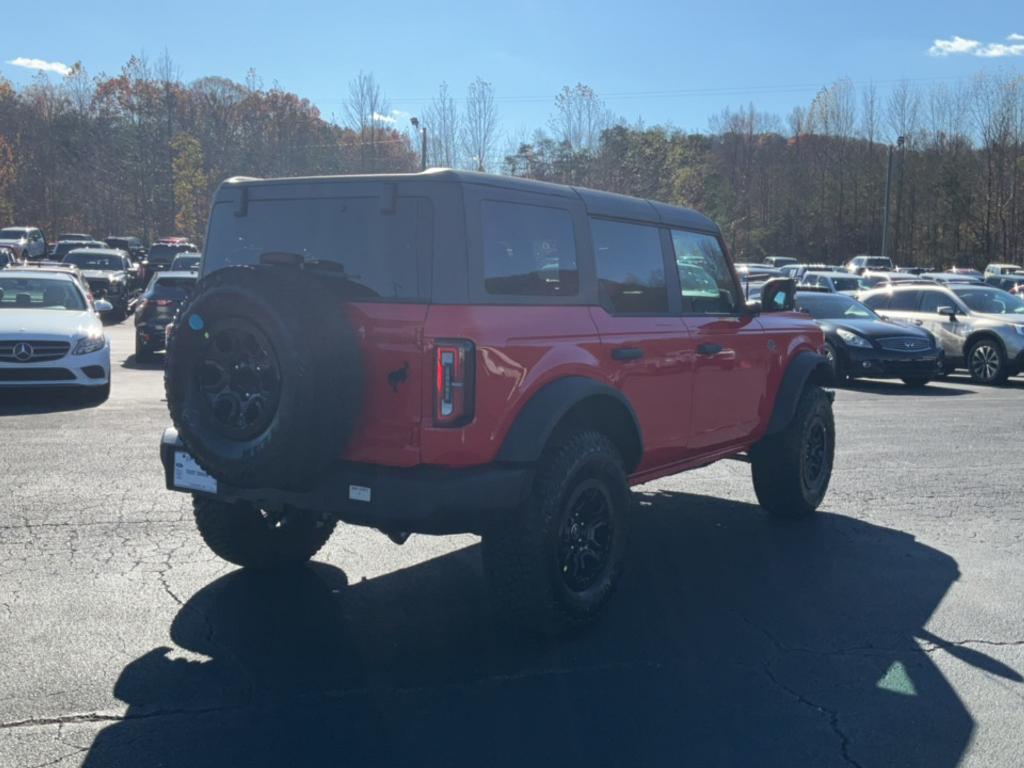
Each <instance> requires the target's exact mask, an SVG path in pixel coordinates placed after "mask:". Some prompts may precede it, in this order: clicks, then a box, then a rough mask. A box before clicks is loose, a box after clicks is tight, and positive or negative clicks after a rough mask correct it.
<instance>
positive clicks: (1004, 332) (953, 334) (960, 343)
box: [860, 283, 1024, 384]
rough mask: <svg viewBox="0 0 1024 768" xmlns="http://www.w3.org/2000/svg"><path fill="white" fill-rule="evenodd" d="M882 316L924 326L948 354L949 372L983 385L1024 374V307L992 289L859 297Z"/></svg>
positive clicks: (936, 288) (891, 291)
mask: <svg viewBox="0 0 1024 768" xmlns="http://www.w3.org/2000/svg"><path fill="white" fill-rule="evenodd" d="M860 299H861V301H863V302H864V303H865V304H867V305H868V306H869V307H871V309H873V310H875V311H876V312H877V313H878V314H880V315H882V316H883V317H885V318H887V319H891V320H899V321H903V322H907V323H913V324H914V325H919V326H921V327H922V328H925V329H926V330H928V331H931V333H932V335H934V336H935V338H936V339H937V340H938V342H939V344H941V345H942V347H943V349H944V350H945V352H946V364H947V372H948V371H949V370H952V369H953V368H966V369H967V371H968V372H969V373H970V374H971V378H972V379H974V381H976V382H978V383H979V384H1002V383H1003V382H1004V381H1006V378H1007V377H1008V376H1013V375H1015V374H1018V373H1020V372H1021V371H1022V370H1024V301H1022V300H1021V299H1020V298H1018V297H1017V296H1013V295H1011V294H1009V293H1007V292H1006V291H1001V290H999V289H998V288H993V287H991V286H988V285H983V284H982V285H978V284H970V283H962V284H961V283H952V284H949V285H945V286H943V285H904V286H899V285H897V286H892V287H889V288H880V289H877V290H873V291H867V292H866V293H864V294H862V295H861V296H860Z"/></svg>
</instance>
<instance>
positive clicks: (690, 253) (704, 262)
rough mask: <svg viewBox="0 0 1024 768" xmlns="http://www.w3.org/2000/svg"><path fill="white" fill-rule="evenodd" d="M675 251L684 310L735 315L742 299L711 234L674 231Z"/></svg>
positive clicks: (718, 246) (707, 313)
mask: <svg viewBox="0 0 1024 768" xmlns="http://www.w3.org/2000/svg"><path fill="white" fill-rule="evenodd" d="M672 248H673V250H674V251H675V257H676V269H677V270H678V271H679V284H680V287H681V289H682V294H683V311H684V312H687V313H696V314H702V315H728V314H733V313H735V312H736V308H737V307H738V306H739V298H738V296H737V294H736V283H735V281H734V280H733V276H732V271H731V270H730V269H729V262H728V260H727V259H726V258H725V253H724V252H723V251H722V247H721V245H720V244H719V242H718V239H717V238H715V237H712V236H711V235H702V234H699V233H697V232H684V231H681V230H672Z"/></svg>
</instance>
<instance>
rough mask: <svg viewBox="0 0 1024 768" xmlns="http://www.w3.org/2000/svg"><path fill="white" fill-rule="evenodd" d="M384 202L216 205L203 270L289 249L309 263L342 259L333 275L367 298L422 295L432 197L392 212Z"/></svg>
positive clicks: (407, 201) (403, 203)
mask: <svg viewBox="0 0 1024 768" xmlns="http://www.w3.org/2000/svg"><path fill="white" fill-rule="evenodd" d="M383 208H384V207H383V206H382V204H381V199H380V198H379V197H376V196H374V197H345V198H342V197H336V198H316V199H292V200H250V201H249V204H248V211H247V213H246V215H245V216H236V215H235V208H234V206H233V205H231V204H228V203H218V204H217V205H215V206H214V209H213V213H212V215H211V218H210V232H209V236H208V237H207V243H206V249H205V255H204V257H203V263H204V265H205V266H204V271H205V273H207V274H209V273H210V272H213V271H215V270H218V269H223V268H224V267H229V266H233V265H236V264H259V263H260V261H261V257H262V256H264V255H281V254H290V255H297V256H300V257H302V259H303V260H304V262H305V263H307V264H309V263H310V262H314V261H322V262H330V263H331V264H332V265H337V266H335V267H334V270H332V274H337V275H339V276H341V277H344V278H346V279H347V281H348V282H349V283H351V284H352V286H353V287H355V288H357V289H358V294H359V298H361V299H374V298H377V299H388V300H396V299H399V300H401V299H415V298H418V297H420V296H421V291H420V285H419V278H418V274H419V270H418V263H417V261H418V254H420V253H426V252H427V251H426V248H427V247H429V246H428V240H429V237H428V233H429V229H426V228H425V227H429V224H426V222H427V221H429V215H430V203H429V201H427V200H425V199H421V198H411V197H399V198H398V200H397V204H396V206H395V208H394V210H386V209H383ZM419 233H422V235H420V234H419Z"/></svg>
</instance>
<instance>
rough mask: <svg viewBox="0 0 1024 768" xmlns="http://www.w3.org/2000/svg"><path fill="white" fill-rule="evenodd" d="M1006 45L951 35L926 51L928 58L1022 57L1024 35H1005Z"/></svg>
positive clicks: (937, 41) (936, 42) (1023, 53)
mask: <svg viewBox="0 0 1024 768" xmlns="http://www.w3.org/2000/svg"><path fill="white" fill-rule="evenodd" d="M1006 39H1007V40H1009V41H1010V43H1011V44H1010V45H1007V44H1006V43H984V44H982V43H981V42H979V41H977V40H968V39H967V38H964V37H960V36H959V35H953V37H952V38H950V39H949V40H936V41H935V42H934V43H933V44H932V47H931V48H929V49H928V54H929V55H930V56H953V55H956V54H961V53H962V54H968V55H970V56H981V57H983V58H986V59H998V58H1000V57H1002V56H1024V35H1019V34H1017V33H1016V32H1014V33H1013V34H1012V35H1007V36H1006Z"/></svg>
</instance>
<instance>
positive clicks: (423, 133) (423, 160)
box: [409, 117, 427, 171]
mask: <svg viewBox="0 0 1024 768" xmlns="http://www.w3.org/2000/svg"><path fill="white" fill-rule="evenodd" d="M409 122H410V123H412V127H413V128H414V129H418V130H419V134H420V170H421V171H425V170H427V126H425V125H424V126H420V120H419V118H418V117H412V118H410V119H409Z"/></svg>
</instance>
